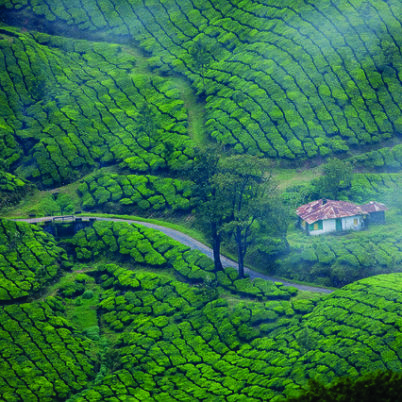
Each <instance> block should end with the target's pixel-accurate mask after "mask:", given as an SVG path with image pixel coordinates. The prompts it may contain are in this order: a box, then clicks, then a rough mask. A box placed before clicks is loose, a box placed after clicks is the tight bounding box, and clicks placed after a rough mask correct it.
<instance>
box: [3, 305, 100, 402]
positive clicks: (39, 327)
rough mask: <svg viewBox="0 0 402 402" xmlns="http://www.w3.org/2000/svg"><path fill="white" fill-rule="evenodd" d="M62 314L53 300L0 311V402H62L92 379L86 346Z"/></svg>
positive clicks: (90, 351)
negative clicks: (0, 401)
mask: <svg viewBox="0 0 402 402" xmlns="http://www.w3.org/2000/svg"><path fill="white" fill-rule="evenodd" d="M63 315H64V314H63V303H62V302H61V300H55V299H54V298H51V299H48V300H47V301H46V302H34V303H30V304H21V305H11V306H3V307H0V333H1V336H0V367H1V370H0V372H1V374H0V397H1V399H2V400H4V401H41V402H42V401H43V402H50V401H54V400H60V399H66V398H68V397H69V396H70V395H71V394H72V393H75V392H79V391H81V390H83V389H85V387H86V386H87V384H88V381H90V380H91V379H92V378H93V377H94V374H95V372H94V363H95V353H94V350H93V349H92V347H91V346H92V345H91V342H90V341H89V340H88V339H85V338H84V337H83V336H81V335H79V334H77V333H74V331H73V329H72V327H71V325H70V324H69V323H68V322H67V320H66V319H65V318H64V316H63Z"/></svg>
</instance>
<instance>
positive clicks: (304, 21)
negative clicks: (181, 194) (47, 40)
mask: <svg viewBox="0 0 402 402" xmlns="http://www.w3.org/2000/svg"><path fill="white" fill-rule="evenodd" d="M0 4H3V6H4V10H5V11H7V10H10V9H11V10H12V11H13V12H12V13H10V17H9V20H10V21H17V20H18V19H20V18H24V17H26V16H29V18H37V19H38V26H39V28H40V29H44V30H47V31H51V32H54V33H56V34H62V35H67V36H68V35H69V34H70V32H72V33H73V34H74V36H79V37H81V38H85V35H86V34H87V33H88V34H89V35H90V37H92V38H94V37H95V38H102V39H106V40H109V41H112V42H113V41H114V40H115V41H123V42H126V43H134V44H135V45H136V46H138V47H139V48H140V49H142V50H143V51H144V52H146V54H147V55H149V56H150V58H149V61H150V64H151V66H152V68H153V69H154V70H155V71H157V72H158V73H159V74H183V75H184V76H186V77H187V78H188V79H189V81H190V82H191V83H192V86H193V87H194V88H195V89H196V90H197V92H198V93H199V94H200V95H201V96H202V97H203V98H205V101H206V105H205V113H206V115H205V121H206V124H205V129H206V134H207V135H209V136H211V137H212V138H215V139H216V140H218V141H220V142H223V143H225V144H231V145H232V146H234V147H235V149H236V150H238V151H239V152H242V151H245V150H247V151H249V152H252V153H259V154H264V155H266V156H269V157H274V158H285V159H295V158H301V157H313V156H316V155H322V156H325V155H328V154H330V153H333V152H345V151H347V150H348V149H349V148H351V147H355V146H357V145H363V144H375V143H378V142H380V141H383V140H385V139H389V138H392V137H395V136H397V135H398V133H400V131H401V129H402V120H401V117H400V113H401V102H402V99H401V96H400V91H399V86H400V71H401V66H402V57H401V51H400V37H401V20H400V15H401V13H400V11H401V9H400V7H401V6H400V3H399V2H398V1H397V0H390V1H387V2H385V1H380V2H378V1H350V2H349V1H347V2H345V1H334V2H331V1H321V2H319V3H316V4H315V3H312V2H308V1H289V2H281V4H280V5H278V4H277V2H272V1H266V2H262V1H247V2H235V1H233V2H231V1H228V0H225V1H220V2H219V3H214V2H212V1H205V2H202V3H201V4H199V5H197V4H195V3H193V2H192V1H185V2H180V3H179V2H175V1H169V2H160V1H158V0H152V1H133V2H131V1H121V2H119V3H116V4H114V3H113V2H112V1H109V0H107V1H106V0H105V1H95V0H94V1H86V2H85V3H84V4H82V3H81V2H79V1H78V0H74V1H71V2H67V3H65V2H63V1H55V2H52V4H48V3H46V2H44V1H37V2H31V1H28V0H21V1H16V0H15V1H7V0H2V2H1V3H0ZM5 19H6V20H7V19H8V18H7V17H6V18H5ZM34 21H36V20H34ZM39 22H40V23H39ZM40 38H41V39H39V41H40V42H41V40H43V38H42V37H41V36H40ZM37 40H38V39H37ZM197 41H202V43H204V44H205V46H206V47H207V48H208V51H209V52H210V55H211V58H210V60H211V61H210V62H209V63H208V65H207V66H206V68H205V69H200V68H199V66H198V65H195V64H194V60H193V59H192V56H191V55H192V52H191V49H192V48H193V46H194V44H195V42H197ZM71 43H72V46H74V43H75V41H69V44H71ZM91 47H92V46H91ZM102 47H103V48H104V46H102ZM112 54H113V52H112V51H109V56H112ZM14 57H15V56H14ZM17 57H18V56H17ZM98 57H99V56H98ZM112 57H113V56H112ZM88 58H89V57H86V59H88ZM101 58H102V57H101ZM124 58H125V60H124V63H126V64H125V65H124V66H122V67H123V68H130V64H131V62H132V60H127V57H126V56H125V57H124ZM95 60H96V59H95V58H92V62H94V61H95ZM105 61H106V63H107V61H108V56H106V60H102V62H105ZM88 62H89V63H91V60H88ZM117 62H118V60H117ZM127 63H128V65H127ZM71 67H72V69H73V65H72V66H71ZM105 67H106V66H105ZM120 68H121V67H120ZM118 69H119V66H118V64H117V71H115V73H117V72H118ZM23 74H24V75H25V74H27V75H28V74H29V73H28V72H25V71H23ZM81 78H83V77H81ZM102 78H103V80H104V81H106V82H105V83H104V85H103V90H107V89H108V88H109V87H110V88H111V89H112V92H114V91H113V89H115V88H113V87H114V84H113V82H112V81H113V74H112V77H102ZM3 79H4V77H3ZM56 79H57V77H56ZM63 79H64V80H70V79H72V80H74V73H73V72H71V73H69V71H68V69H67V71H65V75H64V74H63ZM110 80H112V81H110ZM119 84H120V85H123V88H124V89H126V88H125V87H126V85H129V83H126V82H124V83H121V82H116V85H119ZM204 84H205V85H204ZM49 85H51V81H50V82H49ZM100 89H101V90H102V88H100ZM127 90H128V89H127ZM89 92H91V91H90V90H89ZM128 95H129V94H128ZM112 98H113V96H112ZM108 109H109V108H108ZM83 112H84V111H79V112H78V113H79V115H82V113H83ZM72 113H73V112H72ZM100 113H102V111H100ZM105 113H106V114H108V113H107V112H105ZM67 114H68V113H67ZM112 115H113V112H112ZM123 115H124V114H123ZM72 120H74V119H72ZM111 124H113V123H111ZM128 124H129V123H128V122H127V123H123V125H124V126H127V125H128ZM123 131H124V130H123ZM52 145H53V144H52Z"/></svg>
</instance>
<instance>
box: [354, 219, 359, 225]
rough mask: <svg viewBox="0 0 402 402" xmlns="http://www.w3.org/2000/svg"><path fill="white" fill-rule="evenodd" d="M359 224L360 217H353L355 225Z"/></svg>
mask: <svg viewBox="0 0 402 402" xmlns="http://www.w3.org/2000/svg"><path fill="white" fill-rule="evenodd" d="M358 224H359V219H357V218H355V219H353V225H355V226H357V225H358Z"/></svg>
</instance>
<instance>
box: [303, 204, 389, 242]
mask: <svg viewBox="0 0 402 402" xmlns="http://www.w3.org/2000/svg"><path fill="white" fill-rule="evenodd" d="M386 210H387V207H386V206H385V205H384V204H381V203H380V202H376V201H370V202H369V203H367V204H364V205H357V204H354V203H353V202H349V201H334V200H327V199H320V200H318V201H312V202H310V203H308V204H305V205H302V206H301V207H299V208H297V210H296V214H297V215H298V217H299V222H298V226H299V227H300V228H301V229H302V230H304V231H305V232H306V233H307V234H309V235H320V234H324V233H331V232H344V231H348V230H362V229H364V228H365V227H367V225H368V224H372V223H379V224H383V223H385V211H386Z"/></svg>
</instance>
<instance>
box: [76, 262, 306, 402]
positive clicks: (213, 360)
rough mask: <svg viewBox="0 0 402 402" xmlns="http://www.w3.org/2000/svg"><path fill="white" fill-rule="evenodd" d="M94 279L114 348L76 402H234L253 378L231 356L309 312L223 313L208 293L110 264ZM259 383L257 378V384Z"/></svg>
mask: <svg viewBox="0 0 402 402" xmlns="http://www.w3.org/2000/svg"><path fill="white" fill-rule="evenodd" d="M96 276H97V278H98V279H97V280H98V282H99V284H100V285H101V287H102V289H103V291H102V301H101V302H100V305H99V310H98V315H99V316H100V317H101V319H100V323H101V326H102V328H103V330H104V331H105V332H109V331H110V333H117V334H120V336H119V338H118V341H117V342H116V344H115V346H114V349H115V350H116V356H117V357H116V359H115V361H116V365H115V370H114V372H113V373H111V374H110V375H109V376H105V377H104V378H102V383H101V384H97V385H96V386H94V387H90V389H89V390H87V391H86V392H84V393H82V394H81V395H80V396H79V397H78V398H77V399H76V401H84V400H90V399H91V398H95V396H96V398H98V399H99V400H101V399H102V400H103V399H105V400H109V398H112V395H113V396H115V397H117V398H124V397H126V398H132V399H133V400H144V399H147V400H161V399H163V400H177V399H178V400H182V399H183V396H185V397H187V398H192V399H195V400H198V399H202V398H215V400H226V398H225V396H227V395H230V394H234V395H236V396H237V398H239V397H240V398H241V395H242V393H244V394H245V395H247V393H248V392H250V389H247V388H250V387H245V389H244V391H243V390H242V388H243V387H242V384H243V383H244V382H245V381H248V378H249V377H248V374H249V375H253V376H254V377H255V379H254V380H253V382H254V381H257V376H256V375H255V374H254V373H253V374H252V372H253V371H254V369H255V367H254V365H252V364H250V363H251V362H250V359H245V358H241V357H240V356H238V357H236V355H237V352H238V350H239V349H240V348H241V347H242V346H243V345H245V344H247V343H250V342H251V341H252V340H253V339H256V338H258V337H262V336H267V335H271V334H272V333H273V332H274V331H279V330H283V329H284V328H287V327H289V326H290V325H297V323H298V321H299V319H300V317H301V315H302V314H305V313H306V312H311V311H312V310H313V308H314V303H312V302H311V301H306V300H304V301H298V302H295V303H291V302H289V301H279V300H278V301H268V302H264V303H261V302H250V301H248V302H246V303H242V302H238V303H236V304H235V305H234V306H233V308H232V309H230V308H229V304H228V302H227V301H226V300H225V299H222V298H219V295H218V293H217V292H214V291H212V290H211V289H209V290H206V289H205V288H202V287H196V286H190V285H188V284H185V283H182V282H179V281H176V280H172V279H171V278H168V277H163V276H161V275H157V274H155V273H152V272H147V271H144V270H141V269H139V268H137V269H135V270H133V271H131V270H127V269H126V268H122V267H119V266H117V265H115V264H109V265H105V266H100V267H99V268H98V272H97V273H96ZM229 358H230V359H231V360H230V361H231V362H232V364H233V366H232V369H231V370H227V371H224V369H225V363H224V361H223V360H222V359H229ZM226 368H227V367H226ZM237 370H241V371H240V372H239V373H237ZM262 379H263V377H262V375H258V381H262ZM116 383H117V384H119V385H118V386H117V387H115V386H113V384H116ZM245 395H243V398H244V397H245ZM136 398H137V399H136ZM174 398H176V399H174ZM260 399H261V398H259V397H258V396H256V397H255V398H251V399H250V400H252V401H254V400H260ZM110 400H111V399H110ZM228 400H231V399H228Z"/></svg>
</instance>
